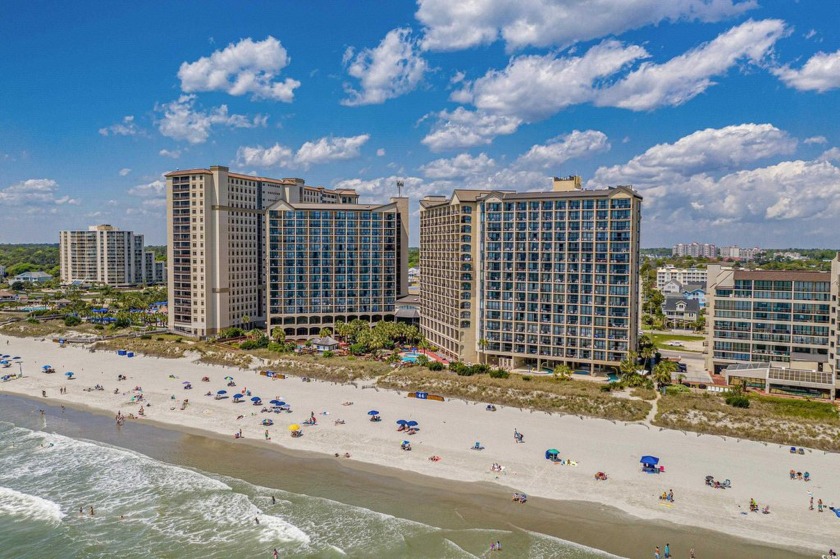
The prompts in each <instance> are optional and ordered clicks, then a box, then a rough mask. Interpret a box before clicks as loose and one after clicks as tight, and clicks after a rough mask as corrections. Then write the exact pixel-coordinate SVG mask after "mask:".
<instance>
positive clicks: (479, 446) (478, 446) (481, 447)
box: [472, 441, 484, 450]
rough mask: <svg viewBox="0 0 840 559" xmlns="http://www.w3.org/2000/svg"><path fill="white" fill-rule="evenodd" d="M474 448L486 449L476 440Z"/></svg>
mask: <svg viewBox="0 0 840 559" xmlns="http://www.w3.org/2000/svg"><path fill="white" fill-rule="evenodd" d="M472 450H484V447H483V446H481V443H480V442H478V441H475V444H474V445H473V446H472Z"/></svg>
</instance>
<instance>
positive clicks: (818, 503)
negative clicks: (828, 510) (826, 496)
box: [817, 499, 823, 512]
mask: <svg viewBox="0 0 840 559" xmlns="http://www.w3.org/2000/svg"><path fill="white" fill-rule="evenodd" d="M822 511H823V502H822V499H818V500H817V512H822Z"/></svg>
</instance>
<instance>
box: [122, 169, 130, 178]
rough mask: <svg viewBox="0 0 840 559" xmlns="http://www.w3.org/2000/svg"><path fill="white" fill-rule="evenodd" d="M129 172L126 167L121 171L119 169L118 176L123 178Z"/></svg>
mask: <svg viewBox="0 0 840 559" xmlns="http://www.w3.org/2000/svg"><path fill="white" fill-rule="evenodd" d="M130 172H131V169H129V168H128V167H125V168H123V169H120V176H121V177H124V176H126V175H128V174H129V173H130Z"/></svg>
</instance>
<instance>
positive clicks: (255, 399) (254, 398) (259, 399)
mask: <svg viewBox="0 0 840 559" xmlns="http://www.w3.org/2000/svg"><path fill="white" fill-rule="evenodd" d="M251 401H252V402H260V401H262V398H260V397H259V396H254V397H253V398H251Z"/></svg>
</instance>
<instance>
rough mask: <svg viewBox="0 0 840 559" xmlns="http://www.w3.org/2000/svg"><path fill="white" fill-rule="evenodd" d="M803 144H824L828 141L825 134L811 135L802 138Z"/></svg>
mask: <svg viewBox="0 0 840 559" xmlns="http://www.w3.org/2000/svg"><path fill="white" fill-rule="evenodd" d="M802 143H803V144H825V143H828V139H827V138H826V137H825V136H811V137H810V138H805V139H804V140H802Z"/></svg>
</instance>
